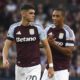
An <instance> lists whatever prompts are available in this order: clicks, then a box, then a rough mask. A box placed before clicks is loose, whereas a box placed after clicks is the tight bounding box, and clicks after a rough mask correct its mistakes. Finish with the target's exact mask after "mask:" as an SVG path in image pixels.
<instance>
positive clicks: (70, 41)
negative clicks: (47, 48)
mask: <svg viewBox="0 0 80 80" xmlns="http://www.w3.org/2000/svg"><path fill="white" fill-rule="evenodd" d="M74 43H75V35H74V32H73V31H72V30H71V29H70V30H69V31H67V30H66V44H65V46H74Z"/></svg>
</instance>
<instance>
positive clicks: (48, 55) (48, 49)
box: [45, 45, 53, 63]
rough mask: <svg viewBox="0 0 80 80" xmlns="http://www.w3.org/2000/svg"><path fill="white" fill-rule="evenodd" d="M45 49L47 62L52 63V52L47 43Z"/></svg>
mask: <svg viewBox="0 0 80 80" xmlns="http://www.w3.org/2000/svg"><path fill="white" fill-rule="evenodd" d="M45 49H46V53H47V59H48V63H53V61H52V54H51V50H50V47H49V45H46V46H45Z"/></svg>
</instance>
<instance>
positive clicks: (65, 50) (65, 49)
mask: <svg viewBox="0 0 80 80" xmlns="http://www.w3.org/2000/svg"><path fill="white" fill-rule="evenodd" d="M51 45H52V46H53V48H55V49H57V50H58V51H60V52H61V53H62V54H64V55H67V56H71V54H72V52H73V50H74V46H67V47H61V46H59V45H57V44H56V43H55V41H54V42H52V44H51Z"/></svg>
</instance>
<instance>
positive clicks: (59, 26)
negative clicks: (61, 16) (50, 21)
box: [56, 23, 64, 29]
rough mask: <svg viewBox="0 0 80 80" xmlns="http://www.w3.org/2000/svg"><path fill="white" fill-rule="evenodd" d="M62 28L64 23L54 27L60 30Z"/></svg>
mask: <svg viewBox="0 0 80 80" xmlns="http://www.w3.org/2000/svg"><path fill="white" fill-rule="evenodd" d="M63 26H64V23H61V24H59V25H56V27H57V28H59V29H62V28H63Z"/></svg>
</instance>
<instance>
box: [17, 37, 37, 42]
mask: <svg viewBox="0 0 80 80" xmlns="http://www.w3.org/2000/svg"><path fill="white" fill-rule="evenodd" d="M29 41H36V37H23V38H20V37H17V38H16V42H29Z"/></svg>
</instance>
